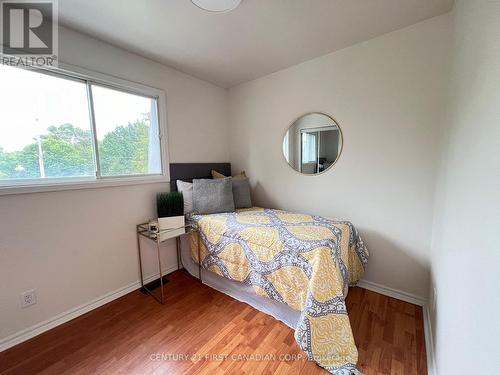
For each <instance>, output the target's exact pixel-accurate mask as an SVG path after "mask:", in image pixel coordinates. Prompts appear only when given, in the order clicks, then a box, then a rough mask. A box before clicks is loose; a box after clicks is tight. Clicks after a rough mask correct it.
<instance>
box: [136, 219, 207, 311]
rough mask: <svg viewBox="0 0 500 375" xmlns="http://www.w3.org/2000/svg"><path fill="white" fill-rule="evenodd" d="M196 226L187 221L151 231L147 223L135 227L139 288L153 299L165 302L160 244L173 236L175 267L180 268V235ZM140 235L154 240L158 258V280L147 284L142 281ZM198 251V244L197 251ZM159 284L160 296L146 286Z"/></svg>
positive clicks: (199, 271)
mask: <svg viewBox="0 0 500 375" xmlns="http://www.w3.org/2000/svg"><path fill="white" fill-rule="evenodd" d="M197 231H198V228H197V226H196V224H194V223H188V224H186V225H185V226H182V227H179V228H173V229H165V230H160V231H157V232H153V231H151V230H150V229H149V223H142V224H138V225H137V227H136V232H137V249H138V252H139V269H140V275H141V289H142V290H143V291H145V292H147V293H149V294H150V295H151V296H152V297H153V298H154V299H155V300H157V301H158V302H159V303H161V304H164V303H165V294H164V290H163V285H164V279H163V278H164V276H165V275H163V273H162V265H161V257H160V245H161V244H162V243H163V242H165V241H168V240H171V239H173V238H175V242H176V248H177V268H178V269H180V268H181V266H182V259H181V243H180V239H181V236H182V235H184V234H191V233H193V232H197ZM141 237H144V238H147V239H148V240H150V241H154V242H155V243H156V252H157V258H158V268H159V278H158V280H154V281H152V282H149V283H147V284H145V283H144V274H143V271H142V254H141ZM199 252H200V246H198V253H199ZM199 256H200V254H198V259H200V257H199ZM198 280H199V281H201V265H200V264H199V262H198ZM158 282H159V284H160V297H158V296H156V295H155V294H154V293H153V292H152V290H151V289H150V288H148V286H151V284H157V283H158Z"/></svg>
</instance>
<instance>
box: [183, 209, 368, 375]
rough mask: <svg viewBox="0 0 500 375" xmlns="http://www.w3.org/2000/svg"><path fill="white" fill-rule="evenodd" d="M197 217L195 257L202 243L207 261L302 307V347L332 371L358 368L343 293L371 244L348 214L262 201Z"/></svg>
mask: <svg viewBox="0 0 500 375" xmlns="http://www.w3.org/2000/svg"><path fill="white" fill-rule="evenodd" d="M192 219H193V220H194V221H195V222H196V223H197V225H198V228H199V238H198V235H197V234H196V235H194V236H193V237H192V246H191V252H192V257H193V259H194V260H195V261H196V262H197V261H198V244H200V247H201V248H200V254H201V255H200V257H201V262H202V266H203V268H205V269H208V270H209V271H212V272H215V273H217V274H219V275H221V276H223V277H226V278H228V279H231V280H236V281H240V282H243V283H247V284H250V285H252V286H253V288H254V289H255V291H256V293H257V294H259V295H262V296H266V297H269V298H271V299H273V300H275V301H278V302H282V303H285V304H287V305H288V306H290V307H291V308H293V309H295V310H299V311H301V312H302V314H301V316H300V319H299V322H298V325H297V327H296V330H295V339H296V340H297V343H298V344H299V346H300V347H301V348H302V350H304V352H306V353H307V355H308V356H309V357H310V358H312V359H314V360H315V361H316V362H317V363H318V364H319V365H320V366H322V367H324V368H325V369H327V370H328V371H330V372H331V373H334V374H342V375H344V374H351V373H352V372H353V371H355V366H356V362H357V359H358V351H357V349H356V346H355V344H354V338H353V335H352V331H351V326H350V324H349V318H348V316H347V310H346V305H345V297H346V296H347V292H348V287H349V285H353V284H355V283H356V282H357V281H358V280H359V279H360V278H361V276H362V274H363V272H364V268H365V266H366V263H367V260H368V250H367V249H366V247H365V246H364V244H363V241H362V240H361V237H360V236H359V234H358V232H357V230H356V229H355V228H354V227H353V225H352V224H351V223H350V222H347V221H334V220H331V219H326V218H323V217H320V216H310V215H303V214H294V213H290V212H286V211H279V210H272V209H263V208H256V207H254V208H250V209H243V210H238V211H237V212H232V213H223V214H212V215H194V216H193V217H192ZM199 239H200V240H201V241H198V240H199Z"/></svg>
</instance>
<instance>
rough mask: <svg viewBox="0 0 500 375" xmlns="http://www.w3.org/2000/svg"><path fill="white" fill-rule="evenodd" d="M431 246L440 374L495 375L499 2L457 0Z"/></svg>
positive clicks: (499, 296)
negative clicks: (447, 123) (442, 150)
mask: <svg viewBox="0 0 500 375" xmlns="http://www.w3.org/2000/svg"><path fill="white" fill-rule="evenodd" d="M453 27H454V43H453V69H452V70H453V74H452V85H451V90H450V95H451V97H450V105H449V109H450V112H449V128H448V131H447V136H446V139H447V147H446V152H445V153H444V158H443V161H442V165H441V169H440V176H441V178H440V181H439V185H438V193H437V199H436V223H435V228H434V235H433V244H432V279H433V283H434V285H435V287H436V289H437V295H436V297H437V305H436V309H434V308H432V307H431V312H432V314H431V316H432V317H433V324H432V327H433V332H434V343H435V352H436V364H437V369H438V372H439V373H440V374H456V375H460V374H498V373H499V371H500V370H499V369H500V355H499V350H498V338H499V337H500V323H499V320H498V317H499V311H500V276H499V275H500V271H499V267H500V225H499V224H500V152H499V150H500V2H498V1H488V0H478V1H467V0H458V1H456V2H455V9H454V11H453Z"/></svg>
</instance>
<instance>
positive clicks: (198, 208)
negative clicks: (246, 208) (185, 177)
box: [193, 177, 234, 214]
mask: <svg viewBox="0 0 500 375" xmlns="http://www.w3.org/2000/svg"><path fill="white" fill-rule="evenodd" d="M193 209H194V213H195V214H216V213H219V212H233V211H234V199H233V184H232V181H231V178H230V177H229V178H220V179H217V180H208V179H206V180H205V179H204V180H193Z"/></svg>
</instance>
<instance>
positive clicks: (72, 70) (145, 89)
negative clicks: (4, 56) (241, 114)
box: [0, 63, 170, 196]
mask: <svg viewBox="0 0 500 375" xmlns="http://www.w3.org/2000/svg"><path fill="white" fill-rule="evenodd" d="M19 69H22V68H19ZM33 70H35V69H33ZM36 70H37V71H38V72H40V73H45V74H49V75H54V76H57V77H60V78H61V77H62V78H65V77H66V78H67V79H76V80H84V81H87V82H88V84H96V85H99V86H104V87H108V88H111V89H115V90H118V91H122V92H128V93H131V94H136V95H141V96H145V97H149V98H152V99H156V104H157V111H158V129H159V133H160V134H159V138H160V154H161V174H147V175H131V176H92V177H61V178H57V177H55V178H50V179H28V180H26V179H23V180H11V181H9V182H8V183H7V184H5V183H4V182H0V196H1V195H9V194H23V193H37V192H48V191H61V190H76V189H88V188H101V187H112V186H123V185H137V184H150V183H159V182H168V181H169V180H170V164H169V156H168V155H169V154H168V142H167V109H166V106H167V103H166V95H165V92H164V91H163V90H160V89H157V88H154V87H150V86H146V85H143V84H140V83H137V82H132V81H128V80H125V79H122V78H118V77H114V76H111V75H108V74H104V73H99V72H95V71H91V70H87V69H84V68H80V67H77V66H74V65H69V64H63V63H59V67H57V68H53V67H51V68H39V69H36ZM87 92H89V90H87ZM90 92H91V90H90ZM92 104H93V103H92V102H91V101H89V105H92ZM90 113H93V111H90ZM90 121H91V129H90V130H91V131H92V133H94V130H95V121H94V119H92V118H91V119H90ZM93 143H95V140H94V142H93ZM97 154H98V152H95V151H94V157H95V155H97ZM96 168H100V166H99V165H96Z"/></svg>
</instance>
